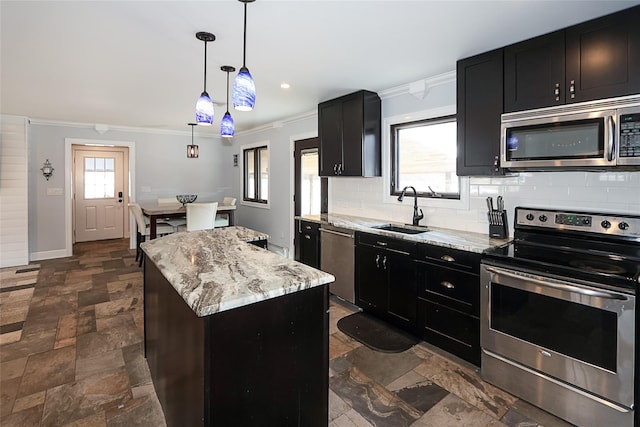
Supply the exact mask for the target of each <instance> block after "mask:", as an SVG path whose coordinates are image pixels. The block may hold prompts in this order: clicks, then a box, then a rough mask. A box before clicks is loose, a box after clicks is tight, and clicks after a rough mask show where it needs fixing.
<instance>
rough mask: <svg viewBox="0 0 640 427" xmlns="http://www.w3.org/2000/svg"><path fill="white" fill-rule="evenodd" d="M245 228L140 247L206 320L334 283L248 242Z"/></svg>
mask: <svg viewBox="0 0 640 427" xmlns="http://www.w3.org/2000/svg"><path fill="white" fill-rule="evenodd" d="M268 237H269V236H268V235H267V234H264V233H259V232H257V231H254V230H250V229H248V228H244V227H238V226H234V227H222V228H214V229H213V230H204V231H184V232H180V233H173V234H170V235H168V236H165V237H162V238H158V239H153V240H151V241H148V242H145V243H143V244H142V245H141V247H142V249H143V250H144V252H145V253H146V255H147V257H148V258H147V262H150V261H152V262H153V263H155V264H156V265H157V266H158V269H159V270H160V272H161V273H162V275H163V276H164V277H165V278H166V279H167V281H168V282H169V283H170V284H171V285H172V286H173V287H174V288H175V290H176V291H177V292H178V293H179V294H180V296H182V298H183V299H184V301H185V302H186V303H187V305H188V306H189V307H191V309H192V310H193V311H194V313H195V314H196V315H197V316H200V317H202V316H208V315H211V314H215V313H218V312H221V311H225V310H231V309H233V308H237V307H242V306H246V305H249V304H253V303H256V302H259V301H263V300H267V299H270V298H275V297H278V296H281V295H285V294H289V293H293V292H297V291H301V290H304V289H309V288H313V287H315V286H320V285H324V284H326V283H330V282H333V281H334V280H335V278H334V277H333V276H332V275H331V274H328V273H325V272H323V271H320V270H316V269H315V268H312V267H309V266H306V265H304V264H301V263H299V262H296V261H293V260H290V259H288V258H285V257H283V256H280V255H278V254H275V253H273V252H269V251H267V250H265V249H262V248H259V247H257V246H255V245H251V244H248V243H247V242H251V241H257V240H264V239H268Z"/></svg>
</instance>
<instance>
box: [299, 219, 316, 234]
mask: <svg viewBox="0 0 640 427" xmlns="http://www.w3.org/2000/svg"><path fill="white" fill-rule="evenodd" d="M319 228H320V224H318V223H317V222H309V221H300V231H302V234H315V235H318V229H319Z"/></svg>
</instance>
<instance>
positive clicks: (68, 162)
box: [64, 138, 136, 256]
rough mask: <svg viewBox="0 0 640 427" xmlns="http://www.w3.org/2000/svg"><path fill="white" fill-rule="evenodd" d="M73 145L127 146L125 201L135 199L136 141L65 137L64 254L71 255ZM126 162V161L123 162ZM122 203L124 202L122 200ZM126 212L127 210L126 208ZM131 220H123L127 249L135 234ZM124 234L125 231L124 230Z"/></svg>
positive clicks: (72, 240) (133, 245)
mask: <svg viewBox="0 0 640 427" xmlns="http://www.w3.org/2000/svg"><path fill="white" fill-rule="evenodd" d="M73 145H89V146H109V147H127V148H128V149H129V162H128V164H126V165H125V166H126V167H127V170H128V172H129V173H128V174H127V176H128V181H129V182H128V185H127V187H128V190H129V193H128V194H127V191H125V194H126V198H125V200H127V203H128V201H129V200H135V199H136V194H135V189H136V185H135V183H136V179H135V176H136V174H135V164H136V151H135V146H136V143H135V142H133V141H116V140H102V139H88V138H65V139H64V169H65V175H64V188H65V192H64V193H65V207H64V217H65V221H64V227H65V256H72V255H73V242H74V239H73V185H74V183H73V178H74V176H73V174H74V171H73V149H72V146H73ZM125 163H126V162H125ZM123 203H124V202H123ZM125 211H126V212H128V211H129V210H128V209H126V210H125ZM132 222H133V220H132V219H131V218H130V219H129V221H125V229H126V228H127V227H128V230H129V249H133V248H135V236H132V232H133V230H135V227H132ZM125 235H126V232H125Z"/></svg>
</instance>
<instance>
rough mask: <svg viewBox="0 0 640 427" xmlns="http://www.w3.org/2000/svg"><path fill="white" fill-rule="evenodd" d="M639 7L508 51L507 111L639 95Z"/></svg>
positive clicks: (517, 45)
mask: <svg viewBox="0 0 640 427" xmlns="http://www.w3.org/2000/svg"><path fill="white" fill-rule="evenodd" d="M638 22H640V6H637V7H633V8H631V9H627V10H623V11H621V12H618V13H614V14H612V15H607V16H604V17H602V18H598V19H594V20H591V21H588V22H585V23H583V24H578V25H574V26H572V27H570V28H567V29H565V30H560V31H556V32H554V33H550V34H546V35H544V36H540V37H536V38H533V39H530V40H526V41H524V42H521V43H516V44H514V45H511V46H507V47H505V49H504V111H505V112H513V111H521V110H529V109H534V108H542V107H550V106H554V105H562V104H567V103H573V102H583V101H591V100H595V99H602V98H612V97H618V96H624V95H632V94H637V93H639V92H640V25H638Z"/></svg>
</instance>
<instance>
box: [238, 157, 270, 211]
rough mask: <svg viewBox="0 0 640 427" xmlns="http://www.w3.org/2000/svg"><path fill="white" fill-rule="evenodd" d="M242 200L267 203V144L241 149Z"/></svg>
mask: <svg viewBox="0 0 640 427" xmlns="http://www.w3.org/2000/svg"><path fill="white" fill-rule="evenodd" d="M243 156H244V162H243V165H244V200H245V201H248V202H255V203H265V204H266V203H267V201H268V200H269V148H268V147H267V146H263V147H255V148H248V149H245V150H243Z"/></svg>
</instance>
